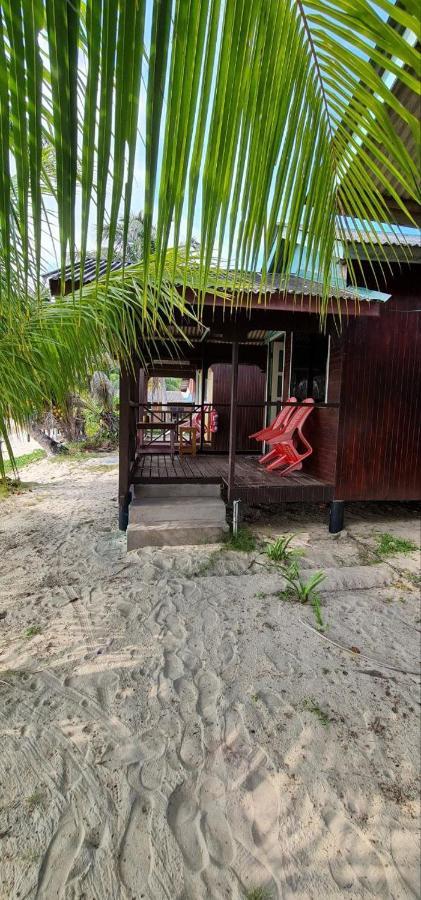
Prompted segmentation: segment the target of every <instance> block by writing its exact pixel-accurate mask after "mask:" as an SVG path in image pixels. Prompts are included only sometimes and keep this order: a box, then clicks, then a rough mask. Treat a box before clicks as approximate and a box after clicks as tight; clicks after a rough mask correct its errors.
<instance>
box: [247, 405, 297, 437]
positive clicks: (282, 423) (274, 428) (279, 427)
mask: <svg viewBox="0 0 421 900" xmlns="http://www.w3.org/2000/svg"><path fill="white" fill-rule="evenodd" d="M287 402H288V403H296V402H297V398H296V397H290V398H289V399H288V401H287ZM294 412H295V409H294V407H293V406H284V407H283V408H282V409H281V411H280V412H279V413H278V415H277V416H276V418H275V419H274V420H273V422H271V424H270V425H268V426H267V428H261V429H260V431H256V432H255V433H254V434H249V438H250V439H251V438H254V440H255V441H267V440H268V439H269V438H270V437H273V436H274V435H275V433H282V432H283V431H285V428H286V426H287V425H288V422H289V421H290V419H291V416H292V415H293V413H294Z"/></svg>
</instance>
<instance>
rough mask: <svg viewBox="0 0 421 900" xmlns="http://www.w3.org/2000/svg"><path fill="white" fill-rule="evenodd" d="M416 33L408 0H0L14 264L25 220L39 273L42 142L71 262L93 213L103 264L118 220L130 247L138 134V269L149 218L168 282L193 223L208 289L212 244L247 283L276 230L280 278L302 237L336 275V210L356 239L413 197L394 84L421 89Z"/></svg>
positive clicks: (5, 235)
mask: <svg viewBox="0 0 421 900" xmlns="http://www.w3.org/2000/svg"><path fill="white" fill-rule="evenodd" d="M418 32H419V21H418V8H417V4H416V3H415V0H402V2H399V3H398V4H395V3H394V2H391V0H377V2H375V3H374V2H371V0H207V2H203V0H189V2H187V0H131V2H128V0H86V2H84V3H81V2H80V0H31V2H28V0H2V2H1V4H0V70H1V77H0V156H1V165H0V204H1V205H0V235H1V243H2V248H3V250H2V255H3V261H4V266H5V270H6V272H7V273H8V274H10V267H11V261H10V256H9V255H8V249H7V248H8V246H9V241H10V232H11V227H12V223H16V221H18V222H19V229H20V242H21V246H22V254H23V260H24V263H25V266H24V272H25V273H27V270H28V264H29V258H30V250H29V244H30V238H31V232H32V231H33V238H34V257H35V266H36V268H37V269H38V271H39V267H40V259H41V243H42V241H41V229H42V216H41V212H42V211H41V179H42V177H43V175H42V166H41V162H40V161H41V154H42V146H43V142H45V141H47V142H50V143H51V145H52V148H53V152H54V159H55V182H56V186H57V212H58V228H59V243H60V252H61V265H62V266H63V267H64V265H65V263H66V259H67V258H68V256H69V255H70V260H72V259H73V258H74V254H75V235H76V234H79V233H80V235H81V247H80V252H81V257H82V260H84V259H85V255H86V248H87V242H88V236H89V223H90V222H91V223H95V224H96V247H97V251H96V252H97V255H98V258H99V255H100V251H101V244H102V236H103V233H104V226H105V225H106V226H107V227H106V233H107V235H108V237H109V248H110V249H109V254H108V256H109V259H110V260H111V253H112V247H113V245H114V239H115V236H116V230H118V227H119V225H118V222H119V217H120V216H121V215H123V221H124V225H123V233H122V237H121V243H122V248H123V254H124V250H125V247H126V244H127V239H128V229H129V223H130V215H131V198H132V190H133V177H134V171H135V163H136V159H137V154H138V153H139V152H143V149H142V148H143V146H144V157H145V158H144V162H145V195H144V202H143V208H144V214H145V245H144V267H145V270H146V271H145V279H146V281H147V277H148V276H147V270H148V267H149V264H150V258H151V241H152V239H153V240H155V234H154V231H153V229H154V228H155V227H156V260H157V266H158V281H159V278H160V277H161V276H162V273H163V271H164V268H165V261H166V255H167V248H168V245H169V242H170V241H172V242H173V243H174V244H175V247H176V248H177V247H178V246H179V245H180V255H182V256H183V258H184V257H185V254H186V252H187V255H188V253H189V248H190V245H191V239H192V235H193V232H194V233H195V234H196V236H197V238H198V239H199V242H200V264H201V277H202V281H203V283H205V282H206V278H207V275H208V273H209V270H210V266H211V262H212V259H213V257H214V255H215V253H216V255H217V258H218V259H219V262H220V264H221V265H222V260H224V264H226V265H227V266H229V267H231V269H234V270H237V271H238V273H239V276H238V277H239V279H241V277H242V273H244V272H245V271H250V272H255V271H257V270H260V269H263V274H265V269H266V267H267V263H268V260H269V259H270V258H271V257H272V256H273V253H274V251H275V258H276V250H277V249H278V250H280V247H279V246H278V245H279V244H280V241H281V237H282V241H283V242H284V243H283V248H282V261H283V262H282V266H283V274H285V275H288V274H289V269H290V267H291V262H292V257H293V254H294V251H295V248H296V244H297V239H298V234H299V232H300V233H301V234H302V236H303V250H302V255H303V259H302V263H303V264H308V266H309V267H310V270H311V269H312V268H313V269H314V270H315V269H316V268H317V270H318V272H319V273H322V277H323V281H324V282H325V284H326V285H327V284H328V282H329V280H330V279H331V259H332V253H333V247H334V241H335V220H336V219H337V216H338V215H339V214H341V215H344V216H348V217H350V219H351V220H352V225H353V227H354V228H356V229H359V230H360V232H361V233H362V232H364V231H365V230H367V229H368V228H370V229H371V226H370V225H369V224H368V223H370V222H372V221H378V222H383V223H387V222H389V221H390V220H391V213H390V206H389V205H388V199H387V198H392V200H393V202H394V205H395V208H396V207H397V208H399V210H400V211H401V213H402V215H404V216H405V217H406V218H407V220H408V222H409V221H411V213H410V211H409V207H411V204H412V201H418V199H419V198H418V189H417V156H416V154H415V153H414V152H412V149H413V147H414V146H415V144H416V143H417V142H418V127H417V121H416V117H415V115H414V114H413V113H412V112H411V111H410V110H409V109H408V108H407V106H406V105H405V104H404V103H403V102H402V100H401V99H400V92H399V90H396V85H402V86H403V87H404V88H405V90H407V91H410V92H415V91H417V90H418V82H417V78H416V72H417V70H418V65H419V54H418V49H417V41H416V38H415V37H414V36H416V35H417V34H418ZM142 80H143V81H144V84H145V98H146V99H145V104H146V112H145V116H144V119H143V117H142V115H139V110H140V109H142V107H143V103H141V102H140V100H141V93H142V90H143V88H142ZM392 123H393V125H392ZM139 131H140V134H139ZM405 134H407V135H409V137H410V141H409V144H410V146H411V148H412V149H411V152H409V151H408V146H409V144H408V141H407V140H406V138H405V137H404V139H402V137H401V135H404V136H405ZM139 148H140V149H139ZM13 178H15V180H16V191H12V188H11V185H12V179H13ZM79 179H80V182H81V184H80V189H81V213H80V222H79V221H77V220H76V212H75V209H76V204H75V198H76V192H77V189H78V185H79ZM138 204H139V205H142V203H141V201H140V202H139V199H138ZM30 217H31V223H32V224H31V225H30V224H29V219H30ZM366 223H367V224H366ZM371 234H372V230H371ZM181 244H182V245H183V249H182V250H181ZM379 254H380V255H381V247H379ZM278 255H279V258H280V254H278ZM175 262H176V257H175ZM26 277H27V276H26V274H25V278H26ZM7 282H8V278H6V283H7Z"/></svg>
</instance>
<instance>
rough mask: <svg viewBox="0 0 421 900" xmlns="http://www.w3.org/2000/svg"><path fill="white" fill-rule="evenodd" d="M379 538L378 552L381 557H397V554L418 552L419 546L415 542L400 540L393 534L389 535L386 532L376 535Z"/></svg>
mask: <svg viewBox="0 0 421 900" xmlns="http://www.w3.org/2000/svg"><path fill="white" fill-rule="evenodd" d="M376 538H377V552H378V553H379V554H380V556H395V555H396V554H397V553H412V551H413V550H417V549H418V548H417V545H416V544H414V541H408V540H406V538H398V537H394V535H393V534H388V532H387V531H385V532H384V533H383V534H378V535H376Z"/></svg>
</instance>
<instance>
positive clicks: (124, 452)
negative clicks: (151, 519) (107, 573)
mask: <svg viewBox="0 0 421 900" xmlns="http://www.w3.org/2000/svg"><path fill="white" fill-rule="evenodd" d="M129 400H130V373H129V371H128V370H127V368H126V366H123V365H122V366H121V369H120V419H119V464H118V527H119V528H120V531H126V528H127V525H128V519H129V502H130V495H129V487H130V485H129V480H130V459H129V440H130V406H129Z"/></svg>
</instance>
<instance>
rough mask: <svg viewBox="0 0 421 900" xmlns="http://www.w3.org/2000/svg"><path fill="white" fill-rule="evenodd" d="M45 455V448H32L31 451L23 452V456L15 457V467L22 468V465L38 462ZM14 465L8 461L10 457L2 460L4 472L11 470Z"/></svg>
mask: <svg viewBox="0 0 421 900" xmlns="http://www.w3.org/2000/svg"><path fill="white" fill-rule="evenodd" d="M46 456H47V454H46V452H45V450H33V451H32V453H24V454H23V456H16V457H15V464H16V469H23V468H24V466H30V465H31V463H34V462H38V460H40V459H45V457H46ZM13 470H14V467H13V466H12V463H11V462H10V459H5V460H4V471H5V472H13Z"/></svg>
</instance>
